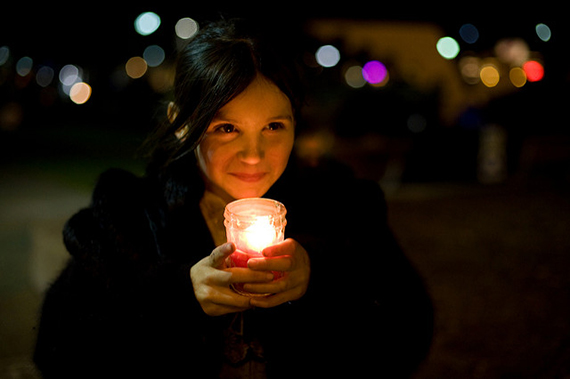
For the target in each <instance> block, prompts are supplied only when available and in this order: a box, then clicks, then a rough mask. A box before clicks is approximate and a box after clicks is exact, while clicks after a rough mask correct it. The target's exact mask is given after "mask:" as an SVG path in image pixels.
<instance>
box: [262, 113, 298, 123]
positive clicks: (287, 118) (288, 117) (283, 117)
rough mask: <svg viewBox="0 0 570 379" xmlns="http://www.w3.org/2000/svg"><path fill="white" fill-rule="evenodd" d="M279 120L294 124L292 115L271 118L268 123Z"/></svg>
mask: <svg viewBox="0 0 570 379" xmlns="http://www.w3.org/2000/svg"><path fill="white" fill-rule="evenodd" d="M278 120H286V121H291V122H293V116H291V115H282V116H275V117H270V118H269V119H268V120H267V121H278Z"/></svg>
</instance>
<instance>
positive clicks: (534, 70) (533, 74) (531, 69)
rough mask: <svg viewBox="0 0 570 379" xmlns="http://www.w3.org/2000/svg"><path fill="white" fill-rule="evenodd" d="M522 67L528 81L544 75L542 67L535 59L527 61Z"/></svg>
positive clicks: (535, 80)
mask: <svg viewBox="0 0 570 379" xmlns="http://www.w3.org/2000/svg"><path fill="white" fill-rule="evenodd" d="M522 68H523V70H524V73H525V74H526V77H527V79H528V81H529V82H538V81H539V80H542V78H543V77H544V67H542V65H541V64H540V63H538V62H537V61H528V62H526V63H525V64H523V66H522Z"/></svg>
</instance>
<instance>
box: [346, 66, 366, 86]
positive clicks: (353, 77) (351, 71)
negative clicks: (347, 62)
mask: <svg viewBox="0 0 570 379" xmlns="http://www.w3.org/2000/svg"><path fill="white" fill-rule="evenodd" d="M344 80H346V84H348V85H349V86H351V87H352V88H362V87H364V85H365V84H366V80H365V79H364V76H362V67H360V66H352V67H349V68H348V70H346V72H345V74H344Z"/></svg>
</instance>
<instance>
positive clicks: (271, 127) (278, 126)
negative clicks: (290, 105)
mask: <svg viewBox="0 0 570 379" xmlns="http://www.w3.org/2000/svg"><path fill="white" fill-rule="evenodd" d="M284 127H285V126H284V125H283V124H282V123H280V122H272V123H270V124H269V125H267V129H269V130H272V131H274V130H279V129H283V128H284Z"/></svg>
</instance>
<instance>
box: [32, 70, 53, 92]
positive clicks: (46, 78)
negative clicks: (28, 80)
mask: <svg viewBox="0 0 570 379" xmlns="http://www.w3.org/2000/svg"><path fill="white" fill-rule="evenodd" d="M54 76H55V72H54V71H53V68H51V67H49V66H42V67H40V69H39V70H38V72H36V82H37V83H38V85H39V86H40V87H44V88H45V87H47V86H49V85H50V84H51V82H52V80H53V77H54Z"/></svg>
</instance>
